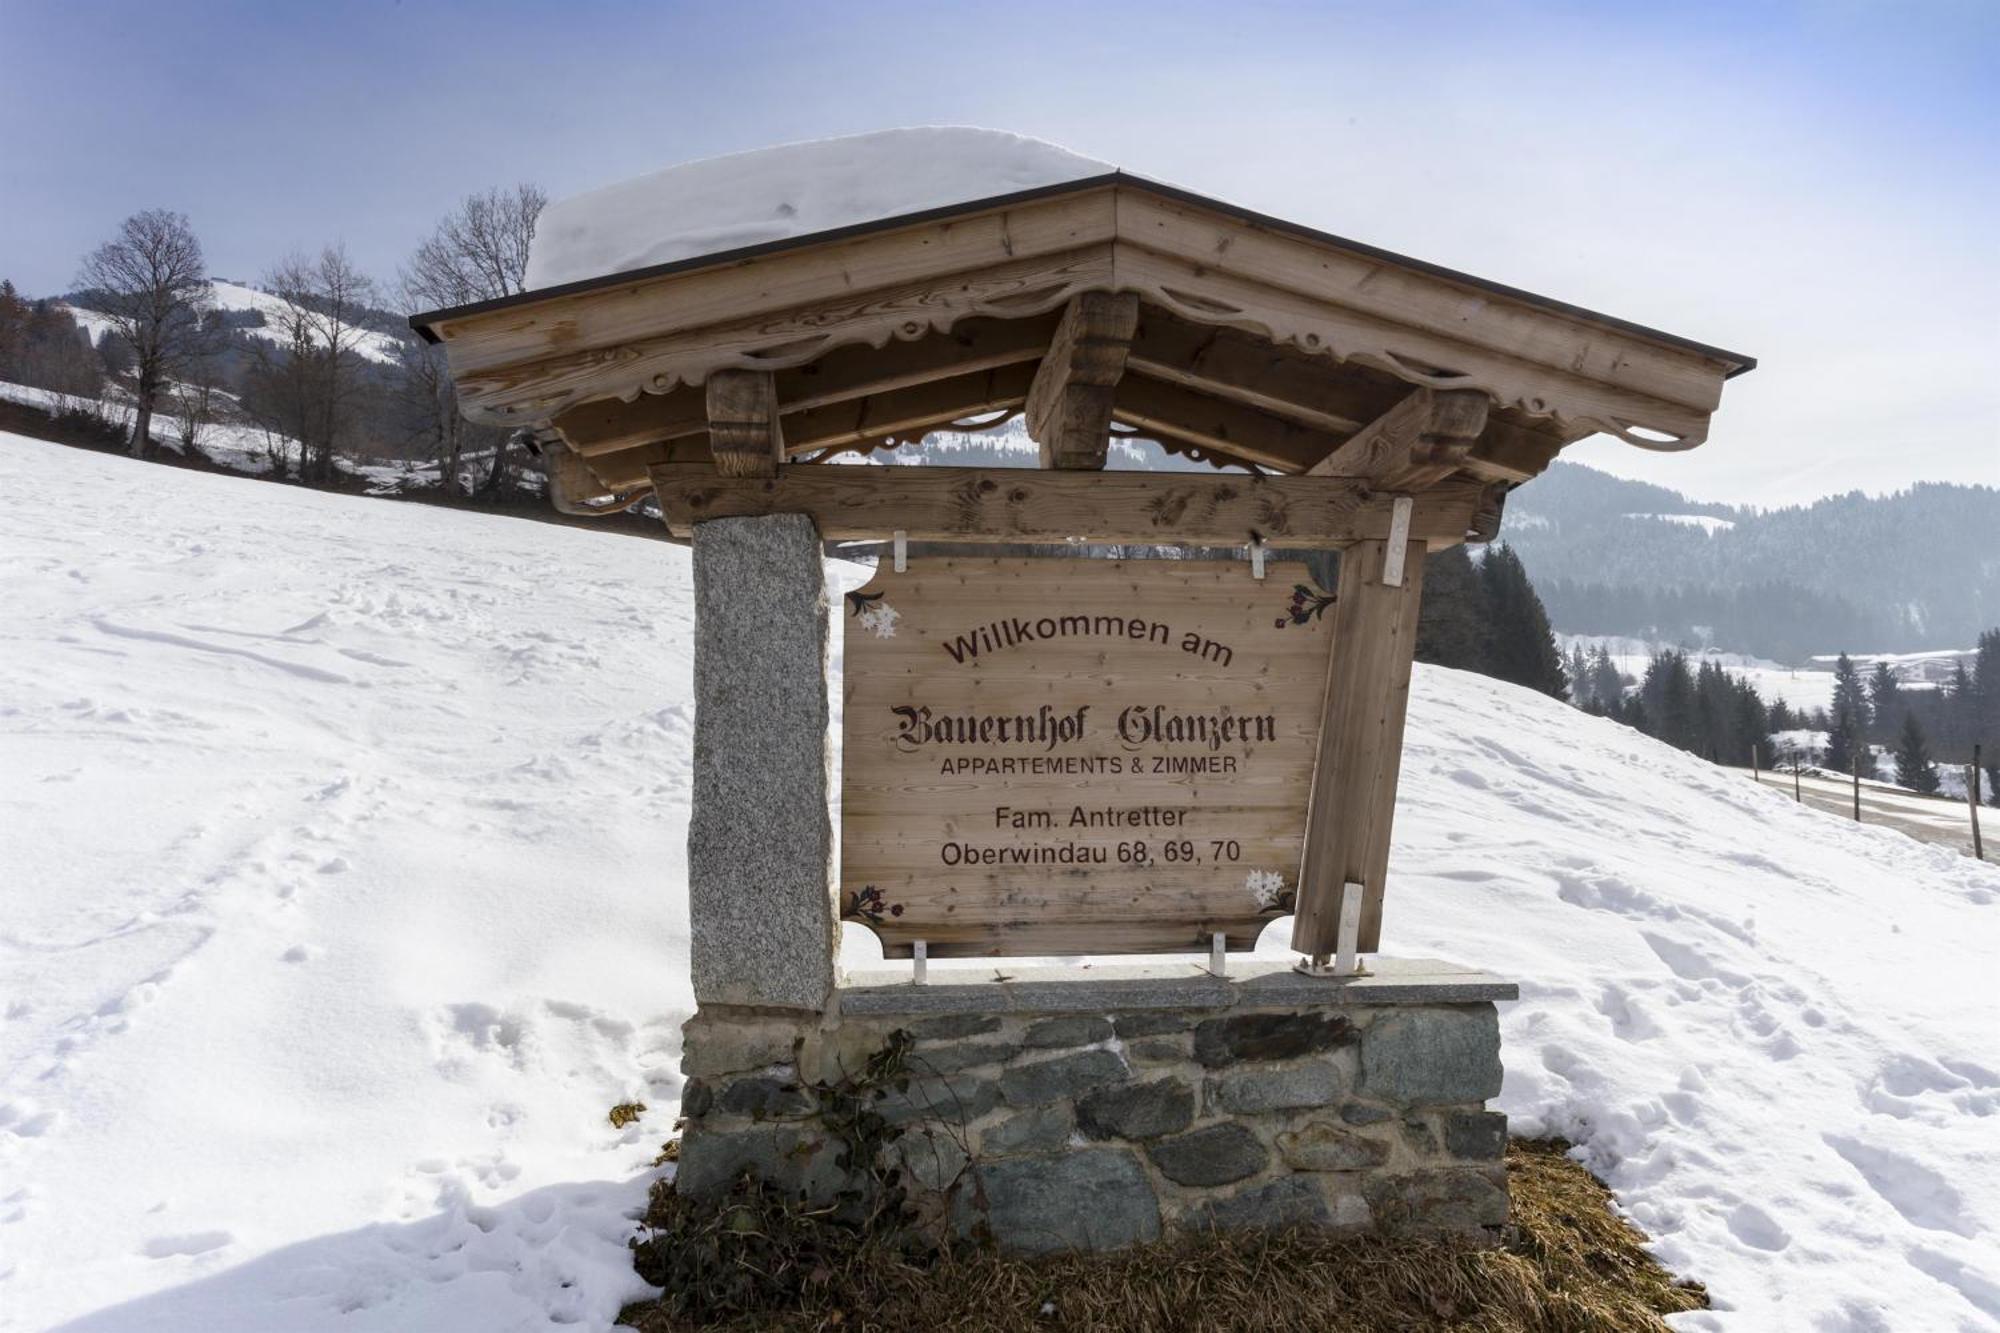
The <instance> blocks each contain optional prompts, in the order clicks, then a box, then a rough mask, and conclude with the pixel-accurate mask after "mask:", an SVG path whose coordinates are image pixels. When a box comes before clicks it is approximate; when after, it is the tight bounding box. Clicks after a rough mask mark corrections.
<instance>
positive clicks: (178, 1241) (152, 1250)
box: [139, 1231, 236, 1259]
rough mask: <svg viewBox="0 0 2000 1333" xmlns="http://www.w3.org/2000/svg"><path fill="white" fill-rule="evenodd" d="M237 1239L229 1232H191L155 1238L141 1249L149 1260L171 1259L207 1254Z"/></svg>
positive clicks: (140, 1251)
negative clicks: (178, 1256) (177, 1256)
mask: <svg viewBox="0 0 2000 1333" xmlns="http://www.w3.org/2000/svg"><path fill="white" fill-rule="evenodd" d="M235 1239H236V1237H234V1236H232V1235H230V1234H229V1233H228V1232H227V1231H190V1232H188V1233H187V1234H185V1235H180V1236H155V1237H153V1238H152V1239H151V1240H149V1241H147V1242H146V1243H145V1244H144V1245H142V1246H140V1247H139V1253H141V1254H143V1255H145V1256H146V1257H147V1258H148V1259H171V1258H173V1257H174V1256H175V1255H182V1254H186V1255H194V1254H207V1253H208V1252H209V1251H210V1250H219V1249H221V1248H222V1247H223V1246H225V1245H228V1244H230V1243H231V1242H232V1241H234V1240H235Z"/></svg>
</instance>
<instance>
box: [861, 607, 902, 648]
mask: <svg viewBox="0 0 2000 1333" xmlns="http://www.w3.org/2000/svg"><path fill="white" fill-rule="evenodd" d="M902 618H903V613H902V612H900V611H898V610H897V609H896V608H895V607H893V606H891V605H889V604H888V603H887V602H876V603H875V604H874V605H873V606H870V607H869V608H868V609H867V610H866V611H863V612H862V613H861V616H860V620H861V628H863V629H865V630H869V631H871V632H872V633H873V634H874V635H875V637H876V638H878V639H893V638H895V637H896V622H897V621H898V620H901V619H902Z"/></svg>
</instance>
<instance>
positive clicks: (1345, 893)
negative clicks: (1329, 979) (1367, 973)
mask: <svg viewBox="0 0 2000 1333" xmlns="http://www.w3.org/2000/svg"><path fill="white" fill-rule="evenodd" d="M1366 893H1367V891H1366V890H1365V889H1363V888H1362V886H1361V885H1359V884H1356V883H1354V882H1353V881H1352V880H1349V881H1348V884H1347V887H1346V888H1345V889H1343V890H1342V891H1341V894H1340V940H1339V946H1338V951H1337V952H1336V953H1335V954H1334V956H1333V975H1335V976H1336V977H1354V976H1360V975H1361V960H1360V958H1359V957H1358V955H1359V953H1360V951H1361V947H1360V946H1361V900H1362V898H1364V897H1365V896H1366Z"/></svg>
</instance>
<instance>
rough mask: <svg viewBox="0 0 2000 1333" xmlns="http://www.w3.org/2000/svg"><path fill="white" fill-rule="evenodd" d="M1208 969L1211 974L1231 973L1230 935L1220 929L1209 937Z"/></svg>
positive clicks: (1218, 975) (1222, 974)
mask: <svg viewBox="0 0 2000 1333" xmlns="http://www.w3.org/2000/svg"><path fill="white" fill-rule="evenodd" d="M1208 971H1209V975H1211V976H1217V977H1226V976H1228V975H1229V944H1228V936H1226V935H1224V934H1223V933H1222V932H1221V931H1219V930H1218V931H1216V932H1215V933H1214V934H1212V935H1210V936H1209V937H1208Z"/></svg>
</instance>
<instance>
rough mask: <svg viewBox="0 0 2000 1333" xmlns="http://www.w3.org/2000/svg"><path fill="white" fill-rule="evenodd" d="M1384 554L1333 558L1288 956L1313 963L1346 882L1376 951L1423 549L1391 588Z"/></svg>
mask: <svg viewBox="0 0 2000 1333" xmlns="http://www.w3.org/2000/svg"><path fill="white" fill-rule="evenodd" d="M1388 547H1389V543H1387V542H1382V541H1363V542H1356V543H1355V544H1353V545H1352V546H1349V547H1347V548H1346V549H1345V550H1343V551H1342V552H1341V554H1340V586H1339V588H1338V590H1337V591H1338V593H1339V600H1337V601H1336V602H1335V603H1334V605H1333V614H1332V616H1331V617H1330V619H1331V620H1332V622H1333V625H1332V629H1333V635H1332V638H1333V643H1332V647H1331V648H1330V650H1329V654H1328V661H1327V676H1326V702H1325V706H1324V708H1323V710H1322V713H1321V718H1320V735H1319V754H1318V758H1317V759H1316V761H1315V763H1314V766H1313V785H1312V798H1311V803H1310V805H1309V806H1308V809H1307V814H1306V841H1305V854H1304V857H1303V858H1302V860H1301V863H1300V867H1299V891H1298V907H1297V915H1296V916H1295V917H1294V918H1293V920H1292V948H1293V949H1294V950H1295V951H1297V952H1298V953H1302V954H1304V955H1306V956H1307V957H1308V958H1313V959H1319V958H1323V957H1327V956H1330V955H1331V954H1333V953H1334V951H1335V948H1336V945H1337V944H1338V941H1339V934H1340V909H1341V898H1342V895H1343V894H1344V893H1345V891H1346V886H1347V885H1348V884H1349V883H1354V884H1360V885H1362V886H1364V887H1363V892H1364V897H1363V902H1362V909H1361V933H1360V948H1361V950H1362V951H1363V952H1371V951H1373V950H1376V949H1379V948H1380V947H1381V939H1382V893H1383V881H1384V879H1385V878H1386V875H1387V872H1388V867H1389V831H1390V825H1391V822H1392V821H1393V820H1394V818H1395V811H1396V776H1397V772H1398V770H1399V769H1400V768H1401V766H1402V761H1403V716H1404V713H1405V712H1406V710H1407V708H1408V705H1409V698H1410V662H1411V654H1412V653H1413V652H1414V651H1415V649H1416V642H1417V605H1418V602H1419V601H1420V599H1421V598H1422V594H1423V572H1424V544H1423V543H1422V542H1420V541H1413V542H1409V543H1406V544H1405V546H1404V550H1403V553H1402V554H1403V562H1402V563H1403V569H1402V578H1401V580H1400V581H1399V582H1395V583H1392V582H1389V581H1388V576H1391V575H1393V569H1392V568H1391V562H1390V561H1389V559H1388Z"/></svg>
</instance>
